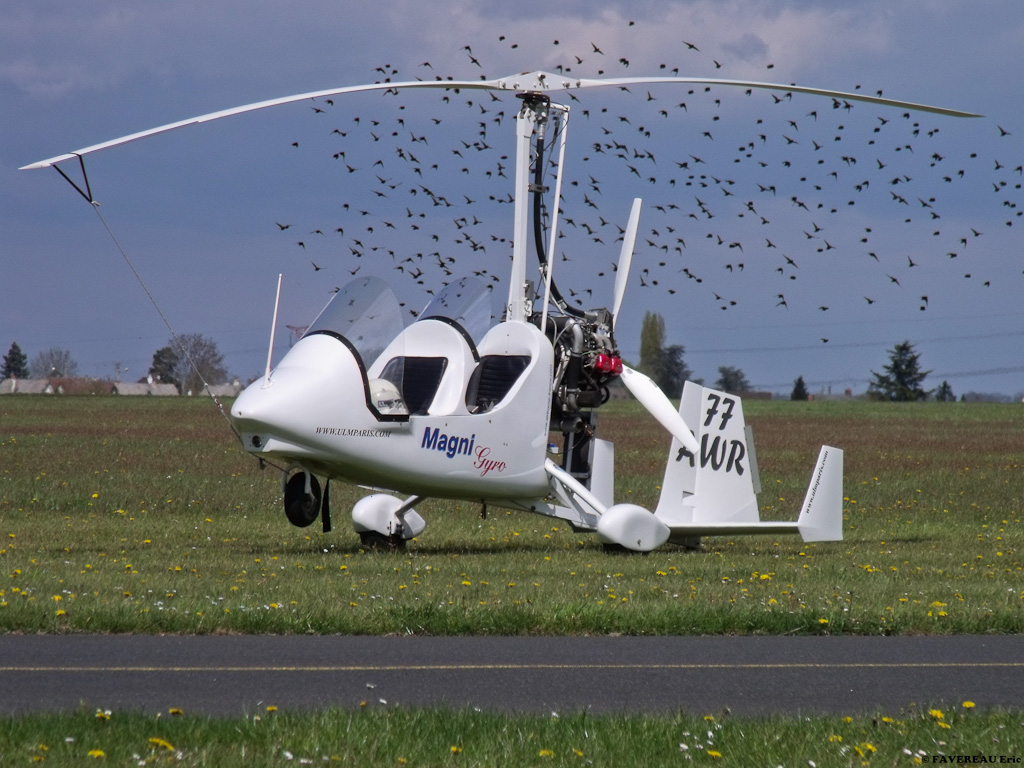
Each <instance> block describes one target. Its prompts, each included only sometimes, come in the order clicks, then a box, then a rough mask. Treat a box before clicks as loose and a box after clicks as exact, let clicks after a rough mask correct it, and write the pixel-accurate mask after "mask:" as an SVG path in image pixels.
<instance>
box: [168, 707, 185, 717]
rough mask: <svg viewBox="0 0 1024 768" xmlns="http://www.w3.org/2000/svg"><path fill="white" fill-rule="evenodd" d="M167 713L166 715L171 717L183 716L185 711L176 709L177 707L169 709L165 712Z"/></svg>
mask: <svg viewBox="0 0 1024 768" xmlns="http://www.w3.org/2000/svg"><path fill="white" fill-rule="evenodd" d="M167 712H168V714H171V715H184V714H185V710H183V709H178V707H171V708H170V709H169V710H167Z"/></svg>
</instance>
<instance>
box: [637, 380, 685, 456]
mask: <svg viewBox="0 0 1024 768" xmlns="http://www.w3.org/2000/svg"><path fill="white" fill-rule="evenodd" d="M621 381H622V383H623V384H625V385H626V389H628V390H629V391H630V393H632V395H633V397H635V398H636V399H637V400H639V401H640V404H641V405H642V406H643V407H644V408H646V409H647V410H648V412H649V413H650V414H651V416H653V417H654V418H655V419H656V420H657V421H658V423H659V424H661V426H663V427H664V428H665V429H667V430H668V431H669V433H671V435H672V437H674V438H676V440H678V441H679V442H680V443H682V444H683V447H685V448H686V450H688V451H689V452H690V453H692V454H693V455H694V456H696V455H697V454H698V452H699V451H700V446H699V445H698V443H697V438H696V437H694V436H693V433H692V432H691V431H690V428H689V427H688V426H686V422H685V421H683V417H682V416H680V415H679V411H677V410H676V407H675V406H674V405H672V401H671V400H669V399H668V397H666V396H665V393H664V392H662V391H661V389H660V388H659V387H658V385H657V384H655V383H654V382H653V381H652V380H651V378H650V377H649V376H645V375H644V374H642V373H640V371H636V370H633V369H632V368H630V367H628V366H625V365H624V366H622V377H621Z"/></svg>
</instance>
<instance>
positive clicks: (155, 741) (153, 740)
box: [149, 736, 174, 752]
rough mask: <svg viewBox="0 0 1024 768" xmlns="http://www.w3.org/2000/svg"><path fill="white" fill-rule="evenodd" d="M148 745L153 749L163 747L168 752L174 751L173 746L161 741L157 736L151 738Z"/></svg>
mask: <svg viewBox="0 0 1024 768" xmlns="http://www.w3.org/2000/svg"><path fill="white" fill-rule="evenodd" d="M149 743H150V744H152V745H153V746H154V747H163V748H164V749H166V750H167V751H168V752H173V751H174V745H172V744H171V743H170V742H169V741H165V740H163V739H161V738H160V737H159V736H154V737H153V738H151V739H150V740H149Z"/></svg>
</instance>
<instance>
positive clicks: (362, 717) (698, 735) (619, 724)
mask: <svg viewBox="0 0 1024 768" xmlns="http://www.w3.org/2000/svg"><path fill="white" fill-rule="evenodd" d="M161 714H162V716H160V717H154V716H151V715H150V716H147V715H141V714H131V713H120V712H112V713H110V712H107V711H106V710H99V711H96V712H80V713H75V714H59V715H58V714H55V715H38V716H33V717H30V718H23V719H4V718H0V755H3V757H2V758H0V759H2V760H3V764H4V765H30V764H33V763H37V762H41V763H44V764H45V765H82V764H83V763H85V762H87V761H90V758H95V759H97V760H99V761H101V763H102V764H107V765H124V766H145V765H169V764H173V765H180V766H216V768H233V766H250V765H260V766H263V765H296V764H298V765H322V764H330V765H339V764H340V765H358V766H368V765H373V766H389V767H390V766H396V767H398V766H415V767H421V766H449V767H450V766H502V767H504V766H542V767H543V766H572V767H573V768H585V767H586V766H592V765H595V766H671V765H716V766H743V767H749V766H777V765H785V766H804V767H806V766H817V767H818V768H827V767H830V766H865V765H866V766H872V765H874V766H913V765H922V764H928V765H930V764H932V763H933V762H949V763H956V762H957V761H956V760H955V759H952V760H943V758H949V757H952V758H956V757H957V756H959V757H961V758H967V761H968V762H969V759H970V758H971V757H973V756H978V755H981V756H984V757H985V758H986V760H985V762H986V763H988V762H990V761H991V762H992V763H996V764H998V763H1000V762H1002V763H1004V764H1015V763H1018V764H1019V756H1020V755H1021V754H1022V753H1024V738H1022V736H1024V730H1022V727H1021V723H1020V716H1019V714H1013V713H1008V712H979V711H977V710H976V709H973V708H972V707H971V702H963V703H958V704H957V705H955V706H953V707H946V708H944V709H937V708H911V709H909V710H907V711H905V712H901V713H894V716H892V717H890V716H888V715H878V716H875V717H871V716H859V717H818V718H763V719H759V720H751V719H747V718H733V717H728V716H723V715H722V713H715V714H705V715H700V714H689V715H687V714H683V713H679V714H674V715H663V716H649V717H640V716H630V715H602V716H594V715H588V714H586V713H563V714H562V715H561V716H557V717H555V716H541V715H518V716H509V715H504V714H497V713H488V712H473V711H455V712H451V711H449V712H438V711H430V710H428V711H424V710H402V709H396V708H393V707H390V708H388V707H384V708H382V707H380V706H379V705H374V706H370V705H368V706H367V708H365V709H361V710H356V711H346V710H337V709H331V710H326V711H324V712H320V713H316V714H306V715H297V714H291V713H286V712H282V711H274V708H273V707H270V708H269V711H261V712H258V713H253V714H251V715H249V716H247V717H243V718H208V717H202V716H195V715H193V714H191V713H189V712H187V711H183V710H174V711H173V713H172V712H164V713H161ZM961 762H963V760H961Z"/></svg>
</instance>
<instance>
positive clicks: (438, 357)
mask: <svg viewBox="0 0 1024 768" xmlns="http://www.w3.org/2000/svg"><path fill="white" fill-rule="evenodd" d="M634 83H648V84H652V85H653V84H673V83H676V84H694V83H699V84H705V85H725V86H738V87H742V88H746V89H751V88H760V89H771V90H778V91H785V92H797V93H808V94H817V95H822V96H827V97H831V98H833V99H843V100H854V101H867V102H873V103H877V104H882V105H888V106H893V107H900V108H903V109H914V110H923V111H928V112H935V113H939V114H945V115H951V116H973V115H971V114H970V113H965V112H958V111H955V110H948V109H942V108H937V107H930V106H925V105H920V104H912V103H908V102H902V101H894V100H892V99H884V98H881V97H873V96H867V95H863V94H852V93H844V92H839V91H831V90H823V89H816V88H806V87H800V86H794V85H779V84H772V83H760V82H748V81H740V80H714V79H697V78H683V77H649V78H615V79H576V78H568V77H566V76H564V75H559V74H552V73H545V72H532V73H524V74H520V75H514V76H510V77H506V78H500V79H496V80H478V81H453V80H438V81H419V80H417V81H409V82H386V83H375V84H371V85H359V86H352V87H343V88H336V89H330V90H323V91H316V92H311V93H304V94H299V95H295V96H289V97H285V98H280V99H273V100H270V101H264V102H259V103H255V104H249V105H245V106H242V107H237V108H234V109H228V110H224V111H221V112H215V113H211V114H207V115H202V116H199V117H196V118H192V119H189V120H183V121H180V122H177V123H171V124H168V125H164V126H160V127H158V128H153V129H150V130H148V131H143V132H140V133H136V134H132V135H130V136H125V137H123V138H120V139H115V140H113V141H108V142H104V143H102V144H97V145H94V146H91V147H86V148H84V149H81V150H78V151H75V152H70V153H67V154H63V155H59V156H57V157H53V158H50V159H48V160H43V161H40V162H38V163H33V164H31V165H28V166H25V169H33V168H45V167H55V168H57V170H58V171H59V172H60V173H61V175H62V176H64V178H65V179H67V180H68V181H69V182H71V183H72V184H73V185H74V186H75V188H76V189H77V190H78V191H79V192H80V193H81V194H82V195H83V196H84V197H86V199H87V200H89V201H90V202H92V199H91V197H92V196H91V191H90V188H89V183H88V177H87V176H86V174H85V164H84V157H85V156H86V155H88V154H90V153H92V152H96V151H99V150H101V149H107V148H109V147H113V146H116V145H119V144H123V143H126V142H130V141H135V140H138V139H142V138H146V137H149V136H152V135H155V134H159V133H162V132H164V131H168V130H172V129H175V128H180V127H184V126H187V125H191V124H194V123H202V122H207V121H209V120H215V119H219V118H223V117H228V116H231V115H235V114H240V113H244V112H250V111H253V110H258V109H263V108H266V107H272V106H277V105H281V104H287V103H291V102H296V101H301V100H306V99H314V98H324V97H329V96H335V95H341V94H345V93H354V92H360V91H372V90H379V91H397V90H400V89H412V88H444V89H487V90H492V91H504V92H511V93H514V94H515V95H516V96H517V97H518V98H519V99H520V101H521V105H520V109H519V112H518V116H517V119H516V164H515V174H514V179H513V180H512V183H513V184H514V190H513V198H514V213H513V216H514V218H513V231H512V259H511V273H510V277H509V280H508V295H507V300H506V302H505V306H504V309H503V311H502V312H501V317H500V321H499V322H497V323H492V321H491V317H492V312H491V307H490V292H489V290H488V287H487V286H485V285H484V284H483V283H482V282H480V281H479V280H477V279H476V278H473V277H467V278H462V279H459V280H454V281H452V282H450V283H448V284H447V285H446V286H445V287H444V289H443V290H440V291H439V292H438V293H437V294H436V296H435V297H434V298H433V300H432V301H431V302H430V303H429V304H428V306H427V307H426V309H425V310H424V311H423V312H421V313H419V315H418V317H417V318H416V320H415V321H414V322H412V323H411V324H409V325H408V326H405V324H404V322H403V313H402V312H401V310H400V308H399V303H398V300H397V299H396V297H395V295H394V294H393V293H392V292H391V289H390V288H389V287H388V286H387V284H386V283H385V282H384V281H382V280H380V279H377V278H373V277H366V278H360V279H357V280H354V281H353V282H351V283H349V284H348V285H347V286H345V287H343V288H341V289H340V290H339V291H338V292H337V293H336V294H335V296H334V298H333V299H332V300H331V301H330V302H329V304H328V305H327V306H326V307H325V308H324V309H323V311H322V312H321V313H320V314H319V315H318V316H317V318H316V319H315V320H314V321H313V323H312V324H311V325H310V326H309V327H308V329H307V330H306V331H305V333H304V334H303V335H302V336H301V338H300V339H299V340H298V341H297V342H296V343H295V344H294V346H292V347H291V349H290V350H289V351H288V352H287V353H286V354H285V355H284V357H283V358H282V359H281V360H280V361H279V362H278V363H277V365H276V366H273V367H272V366H271V363H270V360H269V356H268V363H267V369H266V373H265V374H264V375H263V376H262V377H261V378H260V379H258V380H257V381H255V382H253V383H252V384H251V385H250V386H249V387H248V388H247V389H245V390H244V391H243V392H242V393H241V394H240V395H239V396H238V398H237V399H236V400H235V402H234V404H233V405H232V407H231V421H232V423H233V425H234V428H235V430H236V431H237V433H238V436H239V438H240V440H241V443H242V446H243V448H244V449H245V450H246V451H248V452H249V453H251V454H252V455H254V456H256V457H258V458H259V459H261V460H262V461H264V462H266V463H269V464H272V465H274V466H277V467H279V468H280V469H281V470H282V487H283V495H284V509H285V514H286V516H287V518H288V520H289V521H290V522H291V523H293V524H294V525H297V526H308V525H311V524H312V523H313V522H315V520H316V519H317V517H320V518H321V519H322V524H323V529H324V531H329V530H330V529H331V510H330V494H329V488H330V481H331V480H335V481H343V482H347V483H352V484H355V485H358V486H361V487H364V488H367V489H368V490H371V491H373V492H372V493H370V494H369V495H367V496H365V497H364V498H362V499H361V500H360V501H358V502H357V503H356V504H355V506H354V508H353V509H352V524H353V526H354V528H355V530H356V531H357V532H358V533H359V535H360V537H361V539H362V541H363V543H364V544H366V545H368V546H370V545H372V546H382V545H383V546H398V547H400V546H404V544H405V542H406V541H408V540H409V539H412V538H413V537H415V536H419V535H420V534H421V533H423V531H424V529H425V525H426V523H425V521H424V519H423V517H422V516H421V515H420V514H419V513H418V512H417V510H416V508H417V506H418V505H420V504H421V503H422V502H423V501H424V500H426V499H429V498H446V499H462V500H467V501H472V502H478V503H481V504H483V505H484V508H485V509H486V506H487V505H491V506H496V507H504V508H509V509H514V510H522V511H527V512H533V513H536V514H540V515H547V516H551V517H555V518H559V519H562V520H565V521H567V522H568V523H569V524H570V525H571V526H572V527H573V528H574V529H576V530H579V531H596V533H597V534H598V536H599V538H600V540H601V541H602V542H603V543H605V544H606V545H608V546H611V547H618V548H623V549H626V550H633V551H639V552H647V551H650V550H653V549H655V548H657V547H659V546H661V545H663V544H665V543H666V542H670V543H678V544H688V543H692V542H693V540H694V539H695V538H696V537H700V536H706V535H736V534H782V533H798V534H799V535H800V536H801V537H802V538H803V540H804V541H837V540H841V539H842V535H843V522H842V513H843V509H842V508H843V494H842V472H843V452H842V450H840V449H838V448H834V447H830V446H823V447H822V448H821V450H820V453H819V457H818V461H817V464H816V466H815V467H814V470H813V472H812V475H811V480H810V484H809V487H808V489H807V493H806V497H805V499H804V502H803V505H802V507H801V509H800V511H799V516H798V518H797V520H796V521H795V522H774V521H762V520H761V519H760V516H759V510H758V504H757V497H756V494H757V492H758V491H759V481H758V472H757V462H756V458H755V453H754V446H753V440H752V436H751V433H750V430H749V428H748V427H747V426H746V425H745V422H744V417H743V407H742V403H741V401H740V398H739V397H737V396H735V395H731V394H727V393H725V392H720V391H716V390H713V389H710V388H708V387H704V386H701V385H699V384H695V383H693V382H687V383H686V384H685V386H684V389H683V392H682V395H681V399H680V405H679V407H678V409H677V408H676V407H675V406H674V405H673V404H672V403H671V401H670V400H669V399H668V397H667V396H666V395H665V394H664V393H663V392H662V391H661V390H660V389H659V388H658V387H657V385H656V384H655V383H654V382H653V381H652V380H651V379H650V378H648V377H647V376H645V375H644V374H642V373H640V372H638V371H635V370H633V369H631V368H629V367H628V366H626V365H624V364H623V362H622V359H621V357H620V354H619V350H618V346H617V344H616V340H615V326H616V320H617V319H618V317H619V314H620V312H621V311H622V308H623V299H624V295H625V291H626V285H627V278H628V274H629V265H630V260H631V258H632V254H633V247H634V241H635V238H636V233H637V227H638V222H639V218H640V209H641V201H640V200H639V199H636V200H634V202H633V206H632V210H631V212H630V214H629V218H628V225H627V226H626V228H625V232H624V236H623V244H622V248H621V253H620V256H619V262H618V270H617V275H616V280H615V287H614V295H613V296H612V297H611V298H612V301H611V305H610V307H608V308H598V309H592V310H581V309H579V308H577V307H574V306H571V305H570V304H569V303H568V302H566V301H565V300H563V298H562V295H561V294H560V292H559V290H558V288H557V284H556V282H555V280H554V276H553V261H554V260H553V259H549V258H548V255H547V254H548V253H550V252H553V249H554V245H555V238H556V236H557V230H558V205H557V204H555V205H552V206H551V212H550V215H549V217H548V222H547V232H546V233H545V231H544V221H543V219H544V217H543V216H542V211H543V209H544V203H543V200H544V196H545V194H546V193H550V194H551V195H552V199H553V200H555V201H558V200H559V193H560V187H561V170H562V168H563V163H562V159H563V158H564V152H565V142H566V135H567V132H566V130H565V129H566V125H565V123H566V120H567V116H568V114H569V106H567V105H564V104H559V103H557V102H556V101H553V99H552V97H553V96H556V95H558V94H565V93H571V92H572V91H574V90H577V89H582V88H592V87H599V86H604V87H608V86H626V85H630V84H634ZM549 135H557V136H559V137H560V144H559V147H558V151H559V162H558V163H557V169H558V175H557V176H556V178H555V181H554V189H553V190H549V189H548V188H546V187H545V185H544V184H543V183H542V181H541V175H540V169H541V167H542V165H543V163H544V156H545V153H546V152H547V151H548V147H547V146H546V144H547V137H548V136H549ZM73 160H78V162H79V164H80V166H81V171H82V176H83V180H84V184H83V185H82V186H79V185H78V183H76V182H74V181H72V179H71V178H70V177H69V176H68V175H67V174H66V173H65V172H64V171H63V170H62V169H61V167H60V164H61V163H64V162H67V161H73ZM83 187H84V189H83ZM531 220H532V228H533V241H534V246H535V248H534V249H535V251H536V256H537V259H538V263H539V271H538V272H537V273H536V274H535V275H534V277H535V279H530V276H531V275H530V270H528V265H527V261H528V244H529V242H530V240H531V238H530V228H531ZM545 234H546V236H547V237H546V238H545ZM545 240H546V242H545ZM275 324H276V307H275ZM272 345H273V341H271V348H272ZM616 379H618V380H619V381H621V382H622V384H623V385H625V387H626V388H627V389H628V390H629V391H630V392H631V393H632V395H633V396H634V397H635V398H636V399H637V400H638V401H639V402H640V403H641V404H642V405H643V406H644V407H645V408H646V409H647V410H648V411H649V412H650V413H651V415H652V416H653V417H654V418H655V419H656V420H657V421H658V422H659V423H660V424H661V425H662V426H663V427H664V428H665V429H666V430H667V431H668V432H669V434H670V435H671V437H672V442H671V447H670V449H669V453H668V460H667V466H666V469H665V476H664V480H663V483H662V491H661V497H660V499H659V502H658V505H657V508H656V509H655V510H654V511H653V512H652V511H649V510H647V509H644V508H642V507H640V506H637V505H635V504H623V503H619V504H616V503H615V501H614V448H613V444H612V443H611V442H610V441H608V440H604V439H600V438H599V437H598V436H597V419H596V412H597V411H598V409H599V408H600V407H601V406H602V404H604V403H605V402H606V401H607V400H608V396H609V393H608V387H609V385H610V384H611V383H612V382H613V381H614V380H616ZM552 433H557V434H558V435H560V440H561V444H560V445H553V444H552V443H551V436H552ZM320 477H322V478H325V482H324V483H323V484H321V482H320V480H319V479H318V478H320Z"/></svg>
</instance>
